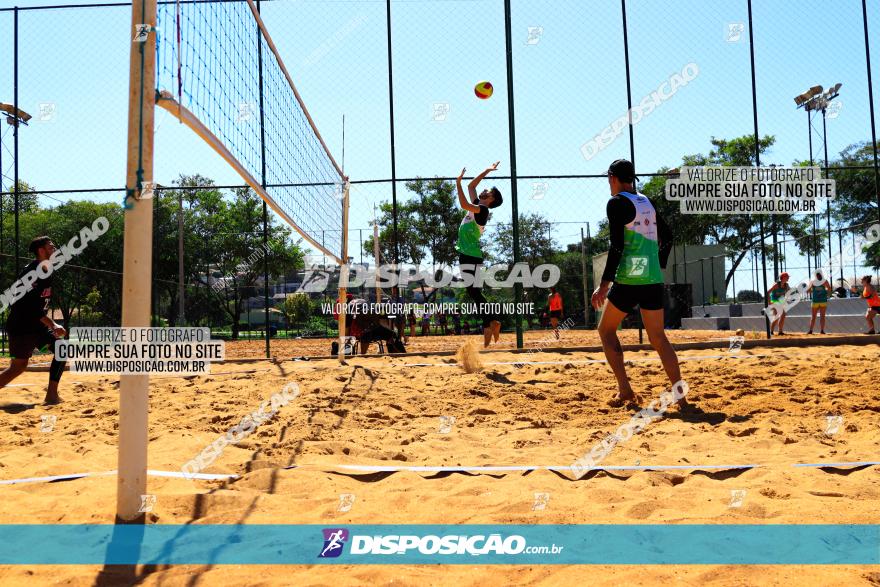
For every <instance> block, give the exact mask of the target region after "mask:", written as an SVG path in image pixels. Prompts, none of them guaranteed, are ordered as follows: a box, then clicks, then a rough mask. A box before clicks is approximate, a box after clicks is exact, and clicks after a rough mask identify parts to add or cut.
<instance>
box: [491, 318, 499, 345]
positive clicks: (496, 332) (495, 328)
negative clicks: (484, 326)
mask: <svg viewBox="0 0 880 587" xmlns="http://www.w3.org/2000/svg"><path fill="white" fill-rule="evenodd" d="M492 338H493V339H494V340H495V342H498V341H499V340H500V339H501V322H499V321H498V320H492Z"/></svg>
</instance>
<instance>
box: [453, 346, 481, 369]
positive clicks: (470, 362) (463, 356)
mask: <svg viewBox="0 0 880 587" xmlns="http://www.w3.org/2000/svg"><path fill="white" fill-rule="evenodd" d="M455 360H456V361H458V365H459V366H460V367H461V368H462V369H464V372H465V373H479V372H480V371H482V370H483V361H481V360H480V351H479V350H477V345H476V344H475V343H474V342H473V341H468V342H466V343H464V344H463V345H461V346H460V347H458V352H456V353H455Z"/></svg>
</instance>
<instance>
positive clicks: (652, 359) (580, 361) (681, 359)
mask: <svg viewBox="0 0 880 587" xmlns="http://www.w3.org/2000/svg"><path fill="white" fill-rule="evenodd" d="M599 352H601V351H599ZM779 356H784V355H779V354H776V355H740V354H734V353H730V354H726V355H697V356H696V357H679V359H678V362H679V363H682V362H684V361H702V360H704V359H758V358H761V357H779ZM659 360H660V357H646V358H642V359H626V360H625V362H633V363H647V362H657V361H659ZM607 362H608V361H607V360H606V359H572V360H570V361H503V362H489V363H483V364H484V365H568V364H592V363H607ZM393 366H394V367H458V366H459V364H458V363H401V364H399V365H393Z"/></svg>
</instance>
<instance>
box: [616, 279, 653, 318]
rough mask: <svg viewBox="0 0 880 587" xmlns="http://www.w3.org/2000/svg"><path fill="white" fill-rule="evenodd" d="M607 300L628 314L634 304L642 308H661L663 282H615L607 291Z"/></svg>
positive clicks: (633, 307)
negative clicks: (645, 283)
mask: <svg viewBox="0 0 880 587" xmlns="http://www.w3.org/2000/svg"><path fill="white" fill-rule="evenodd" d="M608 301H609V302H611V303H612V304H614V307H615V308H617V309H618V310H620V311H621V312H626V313H627V314H629V313H630V312H632V311H633V310H634V309H635V307H636V306H638V307H639V308H641V309H642V310H662V309H663V284H662V283H652V284H651V285H627V284H623V283H615V284H614V285H612V286H611V291H609V292H608Z"/></svg>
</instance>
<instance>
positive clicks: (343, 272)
mask: <svg viewBox="0 0 880 587" xmlns="http://www.w3.org/2000/svg"><path fill="white" fill-rule="evenodd" d="M342 182H343V183H342V266H341V267H340V268H339V303H340V308H339V362H340V363H343V364H344V363H345V317H346V314H347V311H348V300H347V299H346V298H347V293H348V292H347V289H348V194H349V187H350V185H351V184H350V183H349V181H348V178H347V177H343V178H342ZM355 354H357V346H355V348H354V349H353V351H352V355H355Z"/></svg>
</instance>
